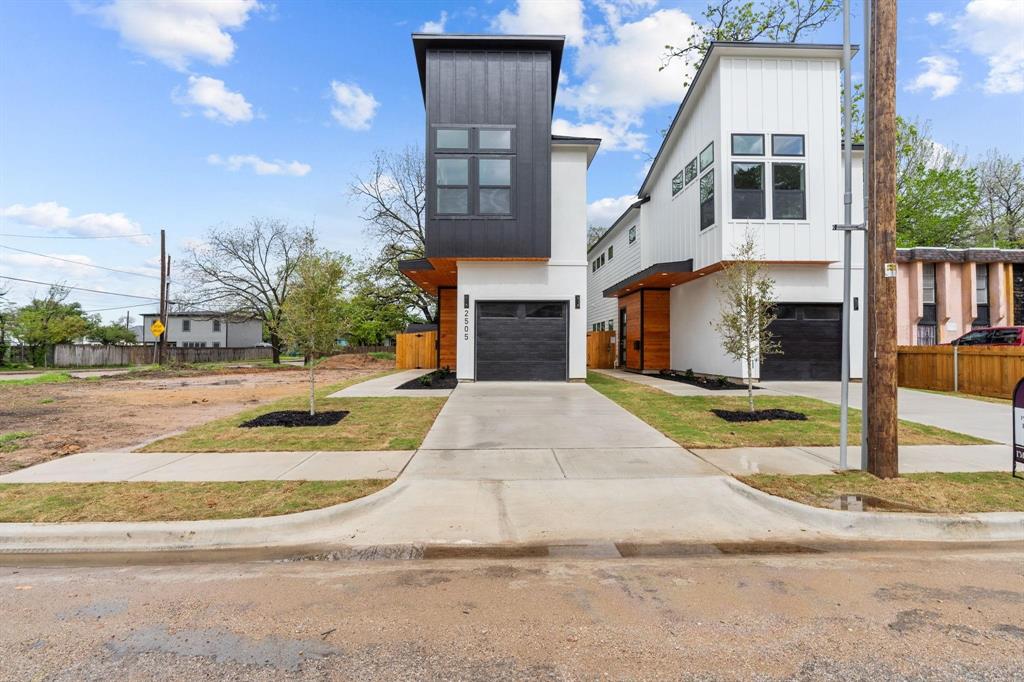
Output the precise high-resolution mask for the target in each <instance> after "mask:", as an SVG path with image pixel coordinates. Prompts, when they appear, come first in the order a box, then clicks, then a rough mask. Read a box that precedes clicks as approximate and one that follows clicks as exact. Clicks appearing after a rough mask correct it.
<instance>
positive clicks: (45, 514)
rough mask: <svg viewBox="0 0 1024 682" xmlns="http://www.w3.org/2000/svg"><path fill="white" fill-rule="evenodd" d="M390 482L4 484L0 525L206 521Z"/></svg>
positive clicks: (360, 492)
mask: <svg viewBox="0 0 1024 682" xmlns="http://www.w3.org/2000/svg"><path fill="white" fill-rule="evenodd" d="M389 483H391V481H384V480H375V479H374V480H358V481H243V482H238V483H142V482H132V483H4V484H0V523H57V522H67V521H201V520H206V519H240V518H252V517H258V516H277V515H280V514H292V513H295V512H301V511H307V510H309V509H320V508H322V507H329V506H331V505H335V504H341V503H342V502H348V501H350V500H354V499H357V498H360V497H364V496H366V495H369V494H370V493H374V492H377V491H378V490H380V489H381V488H384V487H385V486H387V485H388V484H389Z"/></svg>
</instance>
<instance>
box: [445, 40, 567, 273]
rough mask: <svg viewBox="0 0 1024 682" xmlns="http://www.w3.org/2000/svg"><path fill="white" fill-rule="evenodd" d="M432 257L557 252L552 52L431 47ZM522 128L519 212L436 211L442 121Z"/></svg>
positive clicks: (515, 195)
mask: <svg viewBox="0 0 1024 682" xmlns="http://www.w3.org/2000/svg"><path fill="white" fill-rule="evenodd" d="M426 78H427V86H426V87H427V97H426V107H427V147H426V154H427V187H428V188H431V189H430V190H429V191H428V196H427V207H428V216H427V257H431V258H436V257H491V258H548V257H550V255H551V94H550V93H551V53H550V52H519V51H482V50H481V51H461V50H459V51H455V50H428V51H427V58H426ZM444 124H461V125H476V124H482V125H488V124H490V125H502V124H504V125H512V126H515V134H514V137H515V142H514V146H515V163H514V171H513V188H512V202H513V206H514V214H513V217H512V218H473V217H469V218H454V219H453V218H443V219H438V218H434V217H433V204H434V200H435V196H434V191H433V187H434V174H435V173H434V171H435V155H434V154H433V152H432V151H431V144H430V143H431V141H432V140H431V139H430V138H431V130H432V128H433V127H435V126H437V125H444Z"/></svg>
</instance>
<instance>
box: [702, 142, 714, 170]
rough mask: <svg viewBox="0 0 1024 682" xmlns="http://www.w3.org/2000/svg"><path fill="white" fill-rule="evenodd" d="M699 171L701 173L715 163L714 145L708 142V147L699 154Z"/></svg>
mask: <svg viewBox="0 0 1024 682" xmlns="http://www.w3.org/2000/svg"><path fill="white" fill-rule="evenodd" d="M699 158H700V169H701V171H702V172H703V171H704V170H705V169H707V168H708V167H710V166H711V164H713V163H714V162H715V143H714V142H708V146H707V147H704V149H702V150H701V152H700V157H699Z"/></svg>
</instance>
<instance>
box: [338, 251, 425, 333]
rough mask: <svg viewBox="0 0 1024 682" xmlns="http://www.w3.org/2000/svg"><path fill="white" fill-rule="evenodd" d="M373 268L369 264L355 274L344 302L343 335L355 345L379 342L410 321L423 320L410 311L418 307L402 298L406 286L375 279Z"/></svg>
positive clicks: (388, 280) (401, 328)
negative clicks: (350, 293) (349, 294)
mask: <svg viewBox="0 0 1024 682" xmlns="http://www.w3.org/2000/svg"><path fill="white" fill-rule="evenodd" d="M374 271H375V270H374V268H373V267H372V266H371V267H368V268H364V269H362V270H360V271H359V272H357V273H356V275H355V276H354V277H353V284H352V297H351V298H350V299H349V300H348V301H347V302H346V304H345V319H346V320H347V322H348V326H347V329H348V331H347V337H348V340H349V342H350V343H352V344H353V345H356V346H375V345H379V344H382V343H384V342H385V341H386V340H387V339H390V338H393V337H394V336H395V334H398V333H399V332H401V331H402V330H403V329H405V327H406V325H407V324H409V323H410V322H421V321H423V319H422V318H421V317H419V316H417V315H414V314H411V313H410V311H411V310H418V308H416V306H415V305H413V304H411V302H410V301H409V300H406V299H405V298H404V294H405V293H406V292H407V288H406V287H405V286H404V285H401V286H399V285H397V284H396V283H395V280H393V279H391V278H386V279H384V280H379V279H377V278H376V277H375V276H374Z"/></svg>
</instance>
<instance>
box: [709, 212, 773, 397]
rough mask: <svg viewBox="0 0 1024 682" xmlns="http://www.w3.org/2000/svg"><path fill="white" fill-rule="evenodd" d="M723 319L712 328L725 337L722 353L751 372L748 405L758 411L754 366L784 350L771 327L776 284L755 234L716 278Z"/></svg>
mask: <svg viewBox="0 0 1024 682" xmlns="http://www.w3.org/2000/svg"><path fill="white" fill-rule="evenodd" d="M715 285H716V286H717V287H718V293H719V297H720V304H721V311H722V312H721V316H720V317H719V319H718V321H717V322H712V323H711V325H712V326H713V327H714V328H715V331H717V332H718V334H719V335H720V336H721V337H722V350H723V351H725V354H726V355H728V356H729V357H730V358H733V359H734V360H738V361H739V362H742V363H743V365H744V367H746V370H747V402H748V404H749V406H750V411H751V412H753V411H754V379H753V375H754V363H755V362H758V363H760V362H761V361H763V360H764V358H765V356H766V355H770V354H772V353H780V352H781V348H780V346H779V343H778V342H777V341H776V340H775V337H774V335H773V334H772V333H771V331H770V329H769V327H770V326H771V323H772V322H773V321H775V313H774V312H773V308H774V306H775V281H774V280H773V279H772V278H771V277H769V276H768V273H767V272H766V271H765V264H764V261H763V260H762V258H761V254H760V253H758V249H757V242H756V241H755V239H754V235H753V234H752V233H750V232H748V233H747V234H746V235H745V237H744V238H743V241H742V242H741V243H740V244H739V245H737V247H736V250H735V252H734V254H733V257H732V259H730V262H729V264H728V265H726V266H725V268H724V269H723V270H722V272H721V273H720V274H719V275H718V277H716V278H715Z"/></svg>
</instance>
